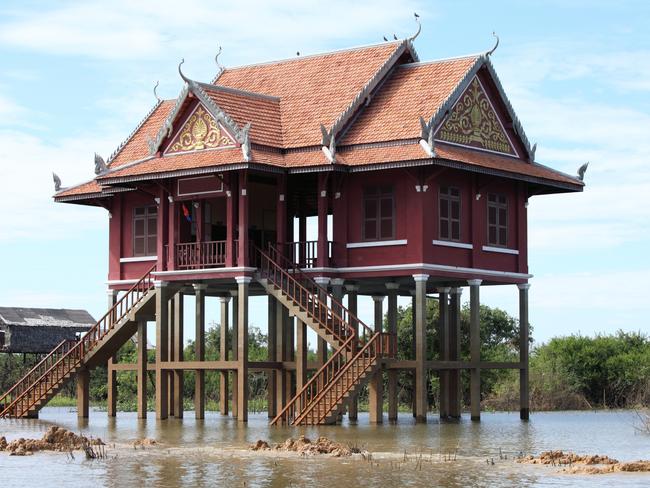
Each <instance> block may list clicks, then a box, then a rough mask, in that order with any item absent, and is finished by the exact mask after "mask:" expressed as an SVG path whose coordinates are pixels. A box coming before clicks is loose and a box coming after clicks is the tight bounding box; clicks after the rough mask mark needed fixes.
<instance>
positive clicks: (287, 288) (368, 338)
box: [256, 246, 396, 425]
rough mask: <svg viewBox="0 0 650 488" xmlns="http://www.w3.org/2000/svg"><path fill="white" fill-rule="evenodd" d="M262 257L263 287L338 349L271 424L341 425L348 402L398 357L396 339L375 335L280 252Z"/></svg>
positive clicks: (272, 251)
mask: <svg viewBox="0 0 650 488" xmlns="http://www.w3.org/2000/svg"><path fill="white" fill-rule="evenodd" d="M257 251H258V274H257V276H256V278H257V280H258V281H259V283H260V284H261V285H262V286H263V287H264V288H265V289H266V291H267V293H269V294H270V295H273V296H275V297H276V298H277V299H278V300H279V301H280V302H281V303H282V304H283V305H284V306H285V307H287V308H288V309H289V312H290V313H291V314H293V315H295V316H296V317H298V319H299V320H301V321H303V322H304V323H306V324H307V325H309V326H310V327H311V328H312V329H313V330H314V331H315V332H316V333H317V334H318V335H319V336H320V337H322V338H323V339H325V340H326V341H327V342H328V343H329V344H330V345H332V347H333V348H334V349H335V352H334V354H332V356H331V357H330V358H329V360H328V361H327V362H326V363H325V364H324V365H323V366H322V367H321V368H320V369H319V370H318V371H316V372H315V373H314V374H313V375H312V377H311V378H310V379H309V381H308V382H307V383H306V384H305V386H304V387H302V388H301V389H300V390H299V391H298V392H297V393H296V396H295V397H294V398H292V399H291V401H289V402H288V403H287V405H286V406H285V407H284V409H283V410H282V411H281V412H280V413H279V414H278V415H277V416H276V417H275V418H274V419H273V420H272V421H271V424H273V425H275V424H278V423H287V424H291V425H315V424H331V423H335V422H336V420H337V419H338V417H339V414H340V413H341V412H342V411H343V409H344V407H345V404H346V401H347V400H348V399H349V398H353V397H354V395H356V394H357V393H358V391H359V389H360V388H361V387H362V386H363V385H364V384H365V383H367V382H368V381H369V380H370V378H371V377H372V376H373V375H374V374H375V373H376V372H377V370H378V369H379V366H380V360H381V358H384V357H394V356H395V351H396V337H395V336H394V335H392V334H387V333H383V332H375V331H373V330H372V329H371V328H370V327H368V326H367V325H366V324H364V323H363V322H362V321H361V320H359V319H358V318H357V317H356V316H355V315H353V314H351V313H350V311H349V310H348V309H347V308H345V307H344V306H343V305H342V304H341V303H340V302H339V301H338V300H336V298H334V297H333V296H332V295H331V294H329V293H328V291H327V290H326V289H325V288H323V287H321V286H320V285H318V284H317V283H316V282H315V281H314V280H313V279H312V278H310V277H309V276H307V275H306V274H305V273H303V272H302V271H301V270H300V268H299V267H298V265H297V264H295V263H293V262H291V261H289V260H288V259H286V258H285V257H284V256H283V255H282V254H281V253H280V252H278V251H277V249H275V248H274V247H272V246H269V249H268V251H262V250H261V249H258V250H257ZM357 327H358V328H360V330H361V337H358V332H357Z"/></svg>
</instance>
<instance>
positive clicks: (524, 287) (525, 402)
mask: <svg viewBox="0 0 650 488" xmlns="http://www.w3.org/2000/svg"><path fill="white" fill-rule="evenodd" d="M517 287H518V288H519V363H520V364H521V366H520V369H519V418H520V419H521V420H528V419H529V418H530V403H529V398H528V395H529V392H528V338H529V323H528V290H529V289H530V283H521V284H519V285H517Z"/></svg>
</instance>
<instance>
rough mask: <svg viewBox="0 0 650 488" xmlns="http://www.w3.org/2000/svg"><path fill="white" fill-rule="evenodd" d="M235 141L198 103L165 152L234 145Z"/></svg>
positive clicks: (171, 152)
mask: <svg viewBox="0 0 650 488" xmlns="http://www.w3.org/2000/svg"><path fill="white" fill-rule="evenodd" d="M234 146H235V143H234V142H233V140H232V139H231V138H230V137H229V136H228V135H227V134H226V133H225V131H224V130H223V129H222V128H221V127H220V125H219V124H218V123H217V121H216V120H214V119H213V118H212V116H211V115H210V114H209V113H208V112H207V111H206V110H205V109H204V108H203V106H201V105H198V106H197V108H196V110H194V112H193V113H192V115H190V117H189V118H188V119H187V121H186V122H185V125H183V127H182V128H181V130H180V131H179V133H178V134H177V136H176V137H175V138H174V140H173V141H172V143H171V144H170V146H169V149H167V151H166V152H167V154H173V153H179V152H186V151H198V150H201V149H213V148H217V147H234Z"/></svg>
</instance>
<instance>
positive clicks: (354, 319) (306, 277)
mask: <svg viewBox="0 0 650 488" xmlns="http://www.w3.org/2000/svg"><path fill="white" fill-rule="evenodd" d="M269 250H272V251H273V253H274V255H275V256H277V257H278V258H279V260H280V261H282V262H284V263H286V264H287V268H290V269H291V274H295V275H298V276H300V278H301V279H303V280H304V281H306V282H308V283H309V285H310V286H311V287H312V288H315V289H317V290H318V291H320V292H322V293H325V294H326V295H327V296H329V298H330V300H331V301H332V305H333V307H328V308H336V309H338V310H341V313H340V314H338V315H339V318H340V319H341V320H342V321H343V322H345V323H347V324H348V326H349V327H351V328H352V324H353V323H357V324H359V326H360V327H362V329H363V331H364V333H365V334H367V335H368V336H369V337H370V336H371V335H372V334H374V333H375V331H374V330H373V329H372V328H371V327H369V326H368V325H366V324H365V323H364V322H363V321H362V320H361V319H360V318H359V317H357V316H356V315H355V314H353V313H352V312H350V310H348V309H347V308H346V307H345V306H343V304H342V303H341V302H340V301H339V300H337V299H336V298H335V297H334V296H333V295H332V294H331V293H330V292H329V291H328V290H327V288H325V287H324V286H322V285H319V284H318V283H316V281H314V279H313V278H312V277H311V276H309V275H308V274H307V273H305V272H304V271H303V270H302V269H300V267H299V266H298V265H297V264H296V263H294V262H292V261H291V260H290V259H288V258H287V257H286V256H285V255H284V254H282V252H280V251H279V250H278V249H277V247H275V246H274V245H273V244H269ZM276 264H277V263H276ZM343 315H347V316H348V320H346V319H345V318H344V317H343ZM350 319H351V320H350Z"/></svg>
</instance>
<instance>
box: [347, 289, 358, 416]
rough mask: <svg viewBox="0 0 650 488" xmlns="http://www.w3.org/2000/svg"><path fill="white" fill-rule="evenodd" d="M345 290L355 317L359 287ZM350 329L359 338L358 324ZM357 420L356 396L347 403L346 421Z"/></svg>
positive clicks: (355, 345) (350, 309)
mask: <svg viewBox="0 0 650 488" xmlns="http://www.w3.org/2000/svg"><path fill="white" fill-rule="evenodd" d="M345 289H346V290H347V292H348V310H349V311H350V313H351V314H352V315H354V316H355V317H356V315H357V303H358V300H357V292H358V291H359V286H358V285H353V284H349V285H345ZM352 327H353V328H354V331H355V335H356V337H357V338H358V337H359V324H358V323H357V322H355V323H353V324H352ZM357 347H358V340H357V341H355V344H354V350H355V351H356V349H357ZM358 418H359V402H358V400H357V397H356V395H355V396H354V397H353V398H351V399H350V401H349V406H348V420H357V419H358Z"/></svg>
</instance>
